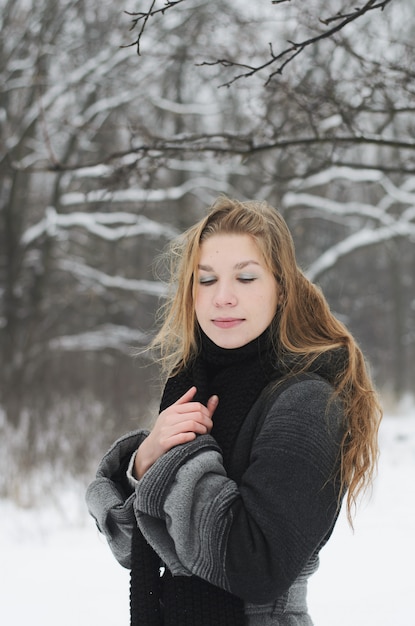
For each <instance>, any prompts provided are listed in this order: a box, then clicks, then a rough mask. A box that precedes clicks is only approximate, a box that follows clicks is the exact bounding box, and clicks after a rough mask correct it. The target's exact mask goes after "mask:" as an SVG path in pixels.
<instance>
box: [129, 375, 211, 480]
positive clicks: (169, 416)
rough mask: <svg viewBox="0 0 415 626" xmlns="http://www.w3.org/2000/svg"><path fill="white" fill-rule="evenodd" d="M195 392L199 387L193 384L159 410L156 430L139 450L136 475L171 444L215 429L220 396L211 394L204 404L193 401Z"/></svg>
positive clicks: (141, 473) (176, 444) (182, 441)
mask: <svg viewBox="0 0 415 626" xmlns="http://www.w3.org/2000/svg"><path fill="white" fill-rule="evenodd" d="M195 393H196V387H191V388H190V389H189V390H188V391H186V393H185V394H184V395H183V396H182V397H181V398H179V399H178V400H177V402H175V403H174V404H172V405H171V406H169V407H167V409H164V411H162V412H161V413H160V415H159V416H158V418H157V421H156V423H155V425H154V428H153V430H152V431H151V433H150V434H149V435H148V437H146V439H145V440H144V441H143V443H142V444H141V445H140V447H139V448H138V450H137V454H136V457H135V462H134V475H135V477H136V478H137V479H140V478H141V477H142V476H143V475H144V474H145V472H146V471H147V470H148V469H149V468H150V467H151V466H152V465H153V463H154V462H155V461H156V460H157V459H158V458H159V457H160V456H161V455H162V454H164V453H165V452H167V451H168V450H170V449H171V448H174V447H175V446H178V445H180V444H182V443H187V442H188V441H192V440H193V439H195V438H196V436H197V435H205V434H206V433H209V432H210V431H211V430H212V426H213V422H212V416H213V413H214V412H215V409H216V407H217V406H218V402H219V399H218V397H217V396H211V397H210V398H209V400H208V402H207V406H205V405H204V404H202V403H201V402H192V400H193V398H194V396H195Z"/></svg>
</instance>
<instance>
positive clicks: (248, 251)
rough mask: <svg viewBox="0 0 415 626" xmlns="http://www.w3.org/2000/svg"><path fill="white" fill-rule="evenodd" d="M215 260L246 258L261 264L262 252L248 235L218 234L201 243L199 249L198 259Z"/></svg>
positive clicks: (242, 259)
mask: <svg viewBox="0 0 415 626" xmlns="http://www.w3.org/2000/svg"><path fill="white" fill-rule="evenodd" d="M206 257H209V258H210V259H211V260H213V259H215V258H221V259H225V258H237V257H238V258H239V260H241V261H244V260H247V257H250V258H252V259H254V260H255V261H257V262H260V263H262V261H263V258H262V251H261V250H260V248H259V246H258V244H257V242H256V241H255V239H254V238H253V237H251V236H250V235H244V234H237V233H220V234H215V235H210V236H209V237H207V238H206V239H204V240H203V241H202V243H201V244H200V249H199V259H203V258H206Z"/></svg>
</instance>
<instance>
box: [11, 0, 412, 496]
mask: <svg viewBox="0 0 415 626" xmlns="http://www.w3.org/2000/svg"><path fill="white" fill-rule="evenodd" d="M140 11H141V12H142V13H138V12H140ZM127 12H129V13H130V14H131V15H129V14H128V13H127ZM132 14H134V15H132ZM0 24H1V40H0V73H1V80H0V362H1V388H0V435H1V444H0V446H1V455H0V470H1V471H0V497H1V498H3V499H5V498H7V499H11V500H13V501H14V502H15V503H17V504H18V505H19V506H30V505H32V504H33V503H34V501H36V500H37V499H39V498H42V497H43V496H44V495H45V494H47V495H48V497H50V494H51V493H53V488H52V485H53V484H54V483H56V480H57V478H58V477H59V481H60V484H62V480H64V479H65V478H70V479H76V480H78V479H79V480H80V481H81V482H82V481H83V482H86V481H88V480H89V479H90V478H91V476H92V474H93V471H94V469H95V466H96V462H97V459H98V458H99V457H100V456H101V455H102V453H103V451H105V449H106V448H107V447H108V445H109V444H110V443H111V442H112V441H113V440H114V439H115V438H116V437H118V436H119V435H121V434H122V433H123V432H125V431H126V430H130V429H132V428H135V427H137V426H141V425H144V424H147V423H148V420H149V419H150V417H151V416H152V415H154V410H155V406H156V399H157V395H158V380H157V369H156V368H155V367H154V366H152V365H150V364H149V362H148V360H147V359H146V358H145V357H137V356H133V354H134V352H137V349H139V348H142V347H144V346H145V345H146V344H147V343H148V341H149V338H150V337H151V334H152V333H153V332H154V328H155V323H154V314H155V311H156V309H157V307H158V305H159V304H160V302H161V301H162V298H163V293H164V289H165V287H164V284H163V282H162V280H161V279H162V277H157V276H156V275H155V273H154V260H155V258H156V256H157V255H158V253H159V252H161V251H162V249H163V247H164V246H165V244H166V243H167V242H168V241H169V240H170V239H171V238H172V237H174V236H176V235H177V234H178V233H180V232H181V231H182V230H183V229H185V228H186V227H187V226H189V225H191V224H192V223H193V222H194V221H195V220H196V219H198V218H199V217H200V216H201V215H202V214H203V212H204V211H205V209H206V207H207V206H209V205H210V204H211V202H212V201H213V200H214V199H215V198H216V197H217V196H218V195H219V194H221V193H225V194H227V195H229V196H232V197H237V198H238V199H251V198H259V199H265V200H267V201H268V202H269V203H271V204H272V205H273V206H275V207H277V208H278V209H279V210H281V212H282V213H283V215H284V217H285V219H286V220H287V222H288V224H289V226H290V228H291V231H292V233H293V236H294V239H295V243H296V250H297V256H298V259H299V262H300V265H301V266H302V267H303V268H304V270H305V271H306V273H307V275H308V276H309V277H310V278H311V279H312V280H313V281H315V282H317V283H318V284H319V285H320V286H321V287H322V289H323V291H324V293H325V294H326V297H327V299H328V300H329V302H330V304H331V307H332V309H333V311H334V312H335V313H336V314H337V315H338V316H339V317H340V318H341V319H342V320H343V321H344V322H345V323H346V325H347V326H348V327H349V328H350V329H351V331H352V332H353V333H354V334H355V336H356V337H357V339H358V341H359V342H360V344H361V347H362V348H363V350H364V351H365V354H366V355H367V358H368V360H369V362H370V364H371V368H372V371H373V375H374V378H375V381H376V384H377V386H378V388H379V389H380V391H381V393H382V397H383V398H384V401H385V406H393V404H394V403H396V402H398V401H399V400H400V399H401V398H402V397H403V396H404V395H405V394H407V393H412V392H413V389H414V382H415V254H414V251H415V249H414V243H415V43H414V42H415V11H414V5H413V0H385V1H383V2H381V1H378V2H374V1H373V0H372V1H369V2H362V3H361V4H360V5H359V6H355V4H354V3H350V2H340V1H336V0H308V1H307V2H303V1H301V0H292V1H284V0H277V1H276V2H271V0H256V1H255V2H250V1H249V0H221V1H220V2H219V1H218V0H209V2H199V1H197V0H178V1H176V2H165V1H164V0H160V1H157V0H148V1H144V0H125V2H124V3H115V2H113V1H111V0H99V2H98V0H37V1H36V2H35V1H34V0H0ZM137 53H139V54H137ZM45 470H46V471H45Z"/></svg>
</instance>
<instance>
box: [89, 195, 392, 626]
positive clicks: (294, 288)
mask: <svg viewBox="0 0 415 626" xmlns="http://www.w3.org/2000/svg"><path fill="white" fill-rule="evenodd" d="M170 254H171V261H172V265H171V286H172V293H171V298H170V299H169V300H168V302H167V304H166V306H165V307H164V309H163V315H164V317H163V324H162V326H161V329H160V331H159V333H158V335H157V336H156V338H155V340H154V343H153V347H155V348H158V349H159V351H160V359H161V363H162V365H163V371H164V373H165V375H166V379H167V381H166V384H165V388H164V392H163V396H162V400H161V407H160V414H159V416H158V418H157V420H156V422H155V425H154V428H153V429H152V430H151V432H148V431H143V430H139V431H135V432H133V433H129V434H127V435H125V436H124V437H122V438H121V439H119V440H118V441H117V442H116V443H115V444H114V445H113V447H112V448H111V449H110V451H109V452H108V453H107V454H106V455H105V457H104V458H103V460H102V462H101V464H100V466H99V469H98V472H97V478H96V480H95V481H94V482H93V483H92V484H91V485H90V487H89V489H88V492H87V502H88V506H89V510H90V513H91V514H92V516H93V517H94V518H95V520H96V522H97V525H98V528H99V530H100V531H101V532H102V533H104V535H105V536H106V538H107V540H108V542H109V545H110V547H111V549H112V551H113V553H114V555H115V557H116V558H117V559H118V560H119V562H120V563H121V564H122V565H123V566H125V567H127V568H131V624H132V625H133V626H136V625H140V626H150V625H164V626H166V625H171V626H181V625H186V626H204V625H206V626H207V625H209V626H222V625H223V626H234V625H238V626H242V625H244V626H294V625H296V626H306V625H307V626H308V625H310V624H312V621H311V619H310V617H309V615H308V612H307V603H306V590H307V579H308V577H309V576H310V574H312V573H313V572H314V571H315V570H316V568H317V566H318V554H319V551H320V549H321V548H322V546H323V545H324V544H325V543H326V542H327V540H328V539H329V537H330V535H331V533H332V531H333V527H334V524H335V522H336V519H337V516H338V513H339V509H340V506H341V503H342V498H343V496H344V495H345V494H346V493H347V498H346V499H347V511H348V515H349V519H350V515H351V512H352V509H353V506H354V505H355V502H356V497H357V495H358V494H359V492H360V491H361V490H362V489H364V488H365V487H366V486H367V485H368V484H369V483H370V481H371V479H372V476H373V471H374V467H375V464H376V458H377V430H378V425H379V420H380V416H381V410H380V407H379V403H378V400H377V397H376V394H375V391H374V389H373V386H372V383H371V381H370V378H369V375H368V373H367V370H366V367H365V363H364V359H363V356H362V354H361V352H360V350H359V348H358V346H357V345H356V342H355V341H354V339H353V337H352V336H351V335H350V333H349V332H348V331H347V330H346V328H345V327H344V326H343V324H341V323H340V322H339V321H338V320H337V319H336V318H335V317H334V316H333V315H332V313H331V312H330V310H329V307H328V304H327V302H326V301H325V299H324V297H323V295H322V294H321V292H320V291H319V290H318V289H317V288H316V287H315V286H314V285H313V284H311V283H310V282H309V281H308V279H307V278H306V277H305V276H304V275H303V274H302V272H301V271H300V269H299V268H298V266H297V264H296V260H295V255H294V246H293V242H292V238H291V235H290V233H289V231H288V228H287V225H286V224H285V222H284V220H283V218H282V217H281V215H280V214H279V213H278V212H277V211H275V210H274V209H273V208H271V207H269V206H268V205H266V204H265V203H263V202H238V201H234V200H229V199H227V198H220V199H219V200H217V201H216V203H215V204H214V205H213V207H212V208H211V209H210V211H209V213H208V215H207V216H206V217H205V218H204V219H202V220H201V221H200V222H199V223H198V224H196V225H195V226H194V227H193V228H190V230H188V231H187V232H186V233H185V234H184V235H183V236H182V237H181V238H180V240H179V241H178V242H175V244H174V245H173V247H172V248H171V250H170Z"/></svg>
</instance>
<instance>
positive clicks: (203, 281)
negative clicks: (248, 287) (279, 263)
mask: <svg viewBox="0 0 415 626" xmlns="http://www.w3.org/2000/svg"><path fill="white" fill-rule="evenodd" d="M254 280H256V276H239V277H238V278H237V281H238V282H240V283H242V284H248V283H253V282H254ZM216 281H217V278H213V277H210V276H208V277H206V278H199V285H203V286H205V287H208V286H209V285H213V284H214V283H216Z"/></svg>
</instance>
